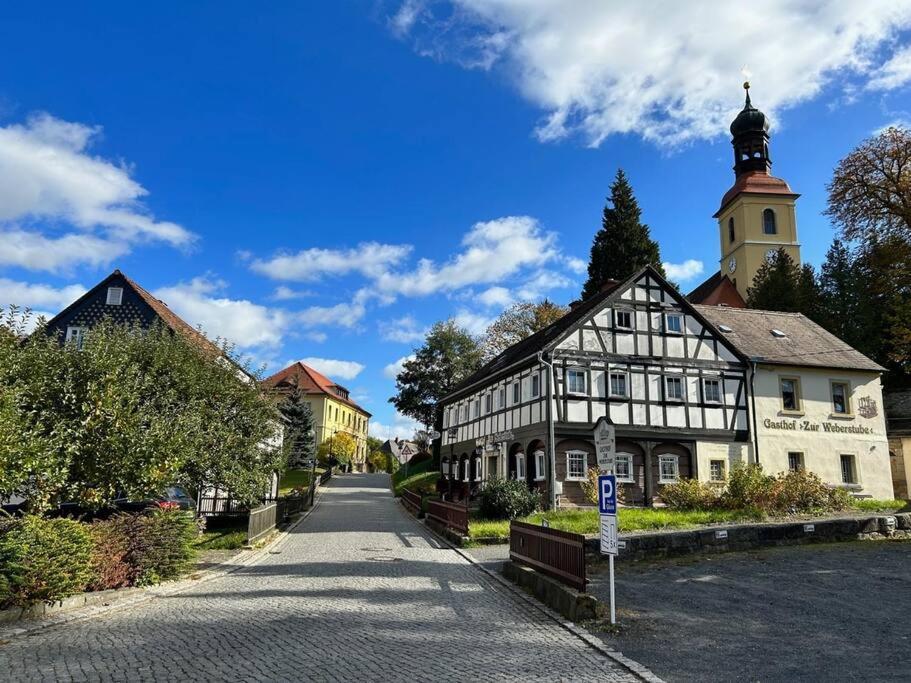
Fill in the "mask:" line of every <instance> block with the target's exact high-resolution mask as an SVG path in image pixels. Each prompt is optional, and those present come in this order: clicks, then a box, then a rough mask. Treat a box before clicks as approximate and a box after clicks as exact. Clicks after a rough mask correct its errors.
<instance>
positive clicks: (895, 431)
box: [883, 389, 911, 436]
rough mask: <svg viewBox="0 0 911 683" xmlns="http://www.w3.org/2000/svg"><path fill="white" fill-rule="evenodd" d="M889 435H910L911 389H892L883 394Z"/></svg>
mask: <svg viewBox="0 0 911 683" xmlns="http://www.w3.org/2000/svg"><path fill="white" fill-rule="evenodd" d="M883 402H884V403H885V404H886V405H885V407H886V424H887V426H888V430H887V431H888V432H889V435H890V436H892V435H895V436H904V435H906V434H907V435H911V389H893V390H891V391H886V392H884V393H883Z"/></svg>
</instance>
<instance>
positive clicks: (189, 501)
mask: <svg viewBox="0 0 911 683" xmlns="http://www.w3.org/2000/svg"><path fill="white" fill-rule="evenodd" d="M114 505H115V506H116V507H117V509H118V510H124V511H127V512H140V511H142V510H146V509H148V508H150V507H166V506H167V507H176V508H178V509H180V510H195V509H196V500H194V499H193V498H192V497H191V496H190V495H189V494H188V493H187V492H186V491H185V490H184V489H183V488H181V487H180V486H169V487H168V488H166V489H165V490H164V492H162V494H161V495H160V496H155V497H151V498H145V499H143V500H130V499H128V498H118V499H117V500H115V501H114Z"/></svg>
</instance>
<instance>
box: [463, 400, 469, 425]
mask: <svg viewBox="0 0 911 683" xmlns="http://www.w3.org/2000/svg"><path fill="white" fill-rule="evenodd" d="M462 422H468V404H467V403H466V404H464V405H463V406H462Z"/></svg>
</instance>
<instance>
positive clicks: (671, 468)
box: [658, 455, 680, 484]
mask: <svg viewBox="0 0 911 683" xmlns="http://www.w3.org/2000/svg"><path fill="white" fill-rule="evenodd" d="M678 479H680V464H679V462H678V458H677V456H676V455H659V456H658V483H659V484H673V483H674V482H675V481H677V480H678Z"/></svg>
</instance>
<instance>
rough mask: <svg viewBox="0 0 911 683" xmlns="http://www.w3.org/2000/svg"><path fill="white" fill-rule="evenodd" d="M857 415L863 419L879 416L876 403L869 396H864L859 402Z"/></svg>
mask: <svg viewBox="0 0 911 683" xmlns="http://www.w3.org/2000/svg"><path fill="white" fill-rule="evenodd" d="M857 414H858V415H860V416H861V417H866V418H871V417H876V416H877V415H879V411H878V410H877V409H876V401H874V400H873V399H872V398H870V397H869V396H864V397H863V398H861V399H860V400H859V401H858V402H857Z"/></svg>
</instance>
